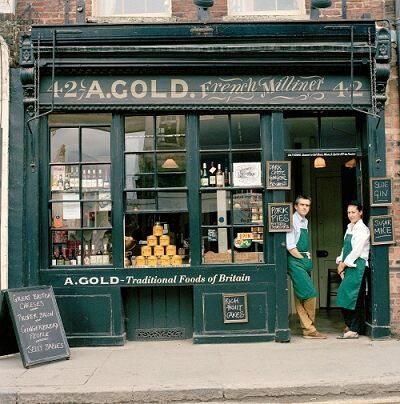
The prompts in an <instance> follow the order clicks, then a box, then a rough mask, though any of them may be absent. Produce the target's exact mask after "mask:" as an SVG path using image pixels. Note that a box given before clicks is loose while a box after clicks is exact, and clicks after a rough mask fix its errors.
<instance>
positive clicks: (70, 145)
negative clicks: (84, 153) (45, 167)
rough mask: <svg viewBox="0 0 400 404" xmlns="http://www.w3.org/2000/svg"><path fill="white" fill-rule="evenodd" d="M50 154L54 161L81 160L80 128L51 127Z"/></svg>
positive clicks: (51, 159) (68, 161)
mask: <svg viewBox="0 0 400 404" xmlns="http://www.w3.org/2000/svg"><path fill="white" fill-rule="evenodd" d="M50 154H51V158H50V161H51V162H52V163H70V162H76V161H79V130H78V128H51V129H50Z"/></svg>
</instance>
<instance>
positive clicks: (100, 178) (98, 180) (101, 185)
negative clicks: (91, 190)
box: [97, 168, 104, 188]
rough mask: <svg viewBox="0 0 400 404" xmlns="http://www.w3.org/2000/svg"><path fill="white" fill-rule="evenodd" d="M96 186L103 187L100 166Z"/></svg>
mask: <svg viewBox="0 0 400 404" xmlns="http://www.w3.org/2000/svg"><path fill="white" fill-rule="evenodd" d="M97 186H98V187H99V188H103V187H104V180H103V173H102V171H101V168H99V171H98V176H97Z"/></svg>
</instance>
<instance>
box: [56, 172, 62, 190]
mask: <svg viewBox="0 0 400 404" xmlns="http://www.w3.org/2000/svg"><path fill="white" fill-rule="evenodd" d="M57 188H58V190H59V191H62V190H63V189H64V181H63V177H62V175H61V174H60V175H59V176H58V181H57Z"/></svg>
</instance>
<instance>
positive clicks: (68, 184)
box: [64, 174, 71, 191]
mask: <svg viewBox="0 0 400 404" xmlns="http://www.w3.org/2000/svg"><path fill="white" fill-rule="evenodd" d="M70 189H71V181H70V179H69V174H67V175H66V176H65V181H64V190H65V191H69V190H70Z"/></svg>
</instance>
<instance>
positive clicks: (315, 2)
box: [311, 0, 332, 8]
mask: <svg viewBox="0 0 400 404" xmlns="http://www.w3.org/2000/svg"><path fill="white" fill-rule="evenodd" d="M331 5H332V0H311V7H313V8H326V7H330V6H331Z"/></svg>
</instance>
